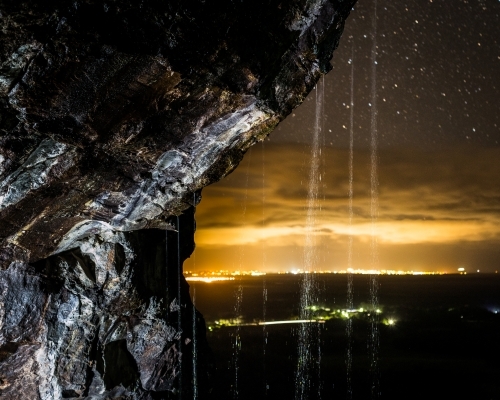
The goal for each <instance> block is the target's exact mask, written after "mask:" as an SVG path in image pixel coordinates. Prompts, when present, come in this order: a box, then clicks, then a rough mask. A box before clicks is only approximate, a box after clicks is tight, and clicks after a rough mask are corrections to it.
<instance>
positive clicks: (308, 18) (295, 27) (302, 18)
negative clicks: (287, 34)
mask: <svg viewBox="0 0 500 400" xmlns="http://www.w3.org/2000/svg"><path fill="white" fill-rule="evenodd" d="M325 3H326V0H309V1H308V4H307V6H306V10H307V11H306V12H305V13H304V14H299V15H297V16H296V18H295V19H294V20H293V21H292V22H291V23H290V25H289V26H288V27H289V29H290V30H291V31H300V34H301V35H302V34H304V32H305V31H306V30H307V29H309V27H310V26H311V25H312V24H313V23H314V21H316V18H318V15H320V13H321V7H323V4H325Z"/></svg>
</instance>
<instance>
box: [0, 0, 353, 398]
mask: <svg viewBox="0 0 500 400" xmlns="http://www.w3.org/2000/svg"><path fill="white" fill-rule="evenodd" d="M354 3H355V0H349V1H340V0H335V1H328V0H294V1H290V2H281V1H274V0H268V1H241V2H233V1H231V0H222V1H218V2H207V1H204V0H188V1H185V0H183V1H168V2H166V1H154V0H151V1H132V0H113V1H109V2H98V1H93V0H77V1H66V0H45V1H23V0H19V1H11V0H0V28H1V31H2V34H1V35H0V395H1V397H2V398H6V399H9V398H12V399H17V398H23V397H24V398H33V399H59V398H89V399H100V398H103V399H104V398H137V399H139V398H141V399H142V398H143V399H157V398H173V397H172V396H174V397H175V396H177V394H175V393H179V392H181V393H184V394H186V395H188V394H189V393H191V392H190V391H192V388H193V382H192V381H191V380H192V379H193V376H192V375H191V373H190V372H186V371H192V367H189V365H188V364H189V362H191V361H190V360H191V357H190V356H189V357H188V356H187V355H189V354H190V352H191V351H192V350H191V347H190V346H192V344H193V334H192V325H193V323H192V321H193V313H194V314H195V320H196V321H198V322H199V323H198V324H195V325H196V326H197V327H198V328H197V329H198V331H197V332H198V333H197V334H198V335H199V337H198V338H197V343H198V344H199V346H200V347H199V349H200V355H199V358H198V360H199V368H200V373H199V375H198V379H199V382H198V383H199V387H200V392H199V393H200V398H203V396H209V393H210V374H212V373H213V371H212V369H211V361H210V353H209V349H208V348H207V347H206V341H205V336H204V323H203V319H202V317H201V315H199V313H197V312H195V311H193V309H192V306H191V302H190V299H189V289H188V286H187V284H186V283H185V281H184V280H183V278H182V261H183V260H184V259H185V258H186V257H188V256H189V255H190V253H191V251H192V249H193V246H194V244H193V234H194V216H193V215H194V210H193V207H194V206H196V204H197V203H198V202H199V200H200V195H199V191H200V190H201V188H203V187H204V186H206V185H208V184H210V183H212V182H215V181H217V180H219V179H221V178H222V177H223V176H225V175H227V174H228V173H229V172H231V171H232V170H233V169H234V168H235V167H236V166H237V164H238V162H239V161H240V160H241V158H242V157H243V154H244V153H245V151H246V150H247V149H248V147H249V146H251V145H252V144H254V143H255V142H256V141H258V140H262V139H263V138H265V136H266V135H268V134H269V132H270V131H271V130H272V129H273V128H274V126H275V125H276V124H277V123H279V121H281V120H282V119H283V118H284V117H285V116H286V115H287V114H288V113H290V111H291V110H292V109H293V108H294V107H295V106H297V105H298V104H300V103H301V101H302V100H303V99H304V98H305V96H306V95H307V93H308V92H309V91H310V90H311V89H312V88H313V87H314V85H315V84H316V82H317V80H318V79H319V77H320V76H321V74H322V73H326V72H327V71H328V70H329V69H330V68H331V67H330V64H329V60H330V59H331V57H332V53H333V51H334V49H335V48H336V46H337V44H338V40H339V38H340V35H341V32H342V29H343V24H344V21H345V18H346V17H347V15H348V14H349V11H350V9H351V8H352V6H353V4H354ZM176 216H179V217H176ZM172 243H174V244H172ZM169 247H173V248H175V249H177V250H168V249H169ZM179 315H181V317H179ZM190 332H191V333H190ZM21 394H22V396H21ZM175 398H177V397H175Z"/></svg>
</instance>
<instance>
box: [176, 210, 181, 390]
mask: <svg viewBox="0 0 500 400" xmlns="http://www.w3.org/2000/svg"><path fill="white" fill-rule="evenodd" d="M181 276H182V262H181V225H180V222H179V216H177V301H178V307H177V308H178V309H177V332H181V331H182V304H181ZM178 336H179V340H178V342H177V348H178V349H179V351H181V348H182V347H181V344H182V339H181V338H182V335H178ZM178 377H179V378H178V379H179V383H180V384H179V392H178V397H177V398H178V400H181V399H182V363H180V364H179V375H178Z"/></svg>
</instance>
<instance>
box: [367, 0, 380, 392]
mask: <svg viewBox="0 0 500 400" xmlns="http://www.w3.org/2000/svg"><path fill="white" fill-rule="evenodd" d="M372 35H373V37H372V50H371V115H370V117H371V118H370V133H371V141H370V150H371V151H370V161H371V172H370V189H371V190H370V193H371V195H370V215H371V240H370V261H371V270H373V271H377V270H378V269H379V259H378V240H377V230H376V228H377V226H376V225H377V219H378V168H377V167H378V154H377V150H378V132H377V112H378V110H377V0H374V11H373V14H372ZM369 287H370V306H371V321H370V322H371V337H370V373H371V397H372V399H378V398H379V397H380V382H379V346H380V337H379V328H378V322H379V321H378V320H379V317H378V313H377V312H376V310H377V308H378V279H377V275H376V274H372V275H370V284H369Z"/></svg>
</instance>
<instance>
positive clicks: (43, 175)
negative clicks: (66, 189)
mask: <svg viewBox="0 0 500 400" xmlns="http://www.w3.org/2000/svg"><path fill="white" fill-rule="evenodd" d="M75 157H76V150H75V148H74V147H73V146H69V145H67V144H64V143H59V142H56V141H54V140H52V139H45V140H43V141H42V142H41V143H40V145H39V146H38V147H37V148H36V150H35V151H34V152H33V153H31V155H30V156H29V157H28V159H27V160H26V161H25V162H24V164H23V165H21V166H20V167H19V168H18V169H17V170H16V171H14V172H13V173H11V174H10V175H8V176H7V177H6V178H5V179H4V180H3V181H2V183H1V184H0V210H3V209H4V208H6V207H9V206H11V205H14V204H16V203H17V202H19V201H21V200H22V199H23V198H25V197H26V196H27V195H28V194H29V193H30V192H31V191H33V190H37V189H39V188H41V187H42V186H44V185H46V184H47V183H48V180H49V177H50V173H51V172H53V169H54V168H55V167H56V166H57V167H58V171H57V174H61V173H62V172H64V171H66V170H68V169H69V168H71V167H72V166H73V165H74V162H75Z"/></svg>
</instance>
